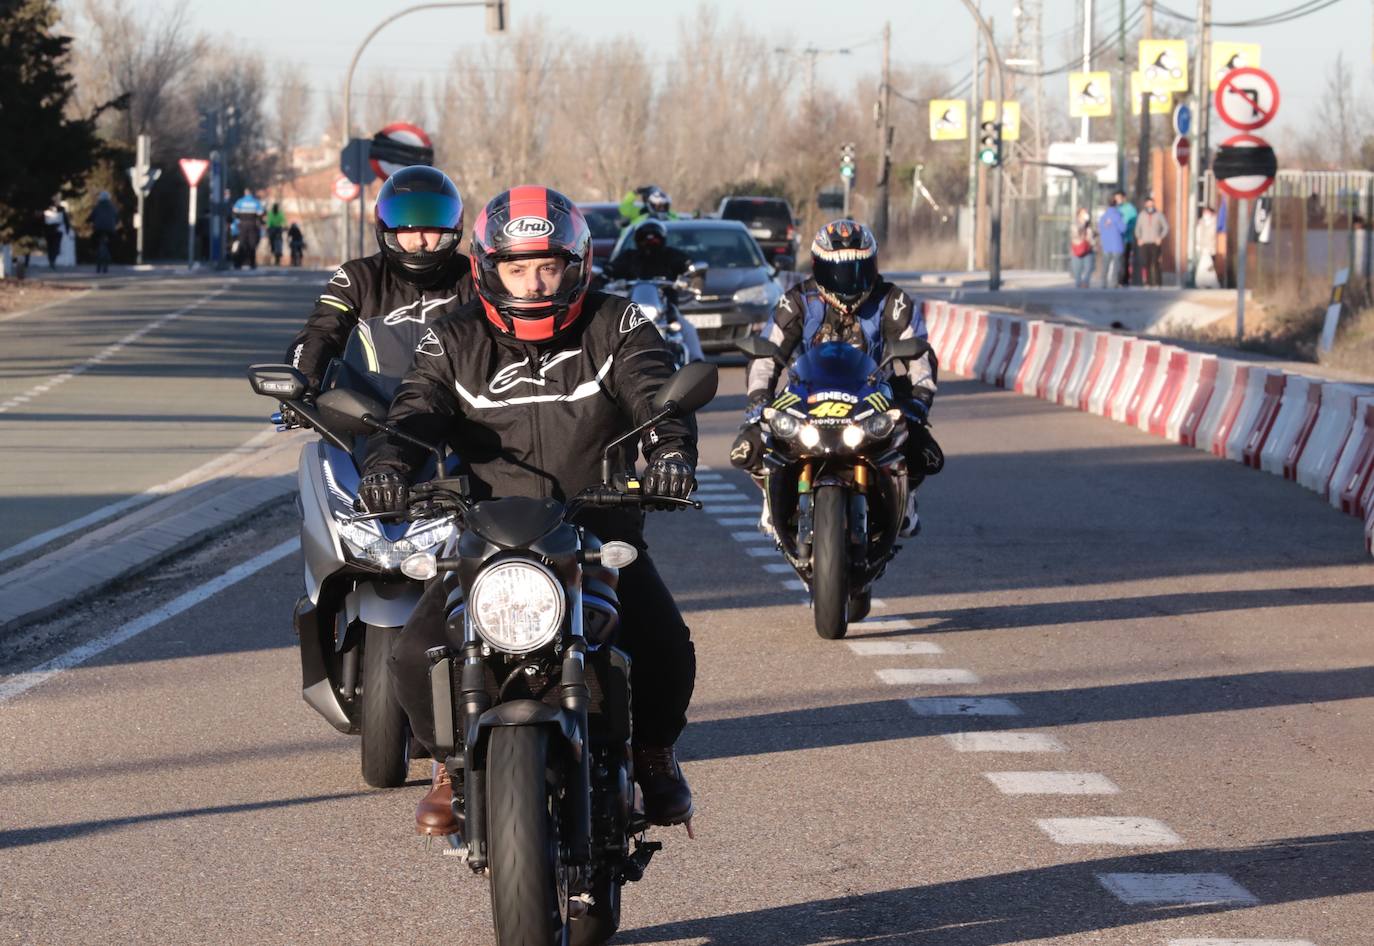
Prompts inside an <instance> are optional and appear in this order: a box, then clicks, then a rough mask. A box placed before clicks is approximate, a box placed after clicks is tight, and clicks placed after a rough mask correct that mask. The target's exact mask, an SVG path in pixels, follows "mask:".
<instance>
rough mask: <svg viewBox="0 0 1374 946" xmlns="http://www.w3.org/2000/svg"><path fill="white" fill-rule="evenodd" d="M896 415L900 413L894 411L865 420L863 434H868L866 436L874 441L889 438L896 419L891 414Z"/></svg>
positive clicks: (895, 424)
mask: <svg viewBox="0 0 1374 946" xmlns="http://www.w3.org/2000/svg"><path fill="white" fill-rule="evenodd" d="M896 413H900V411H896V410H895V409H894V410H891V411H884V412H883V413H881V414H874V415H873V416H872V417H868V418H865V419H864V424H863V427H864V433H866V434H868V436H870V437H872V438H873V439H874V440H882V439H883V438H884V437H887V436H890V435H891V433H892V428H894V427H895V426H897V419H896V417H894V416H893V414H896Z"/></svg>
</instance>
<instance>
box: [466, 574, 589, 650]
mask: <svg viewBox="0 0 1374 946" xmlns="http://www.w3.org/2000/svg"><path fill="white" fill-rule="evenodd" d="M565 607H566V603H565V601H564V598H563V588H562V586H561V585H559V584H558V581H557V579H555V578H554V577H553V575H552V574H551V573H550V572H549V571H548V569H546V568H544V567H542V566H540V565H536V564H535V563H533V562H527V561H509V562H501V563H500V564H498V565H493V566H492V567H491V568H488V569H487V570H486V571H484V572H482V574H480V575H478V576H477V581H475V582H474V583H473V586H472V597H471V599H470V600H469V601H468V614H469V615H471V616H472V622H473V625H474V626H475V627H476V628H477V633H478V634H481V635H482V639H483V640H485V641H486V642H487V643H488V644H490V645H491V646H493V647H495V648H496V649H497V650H501V651H505V652H506V653H508V654H528V653H529V652H530V651H533V650H538V649H539V648H540V647H543V646H544V645H546V644H548V643H549V642H550V641H552V640H553V639H554V637H556V636H557V635H558V629H559V628H560V627H562V626H563V612H564V609H565Z"/></svg>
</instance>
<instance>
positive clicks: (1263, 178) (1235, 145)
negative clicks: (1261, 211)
mask: <svg viewBox="0 0 1374 946" xmlns="http://www.w3.org/2000/svg"><path fill="white" fill-rule="evenodd" d="M1278 170H1279V160H1278V158H1277V157H1276V156H1275V155H1274V149H1273V148H1271V147H1269V142H1267V141H1265V140H1264V139H1263V138H1257V137H1255V136H1254V135H1236V136H1235V137H1234V138H1228V139H1227V140H1225V141H1223V142H1222V143H1221V147H1220V148H1219V149H1218V150H1217V156H1216V157H1215V158H1213V159H1212V173H1213V174H1215V175H1216V178H1217V187H1219V188H1221V189H1222V190H1223V191H1224V192H1225V193H1227V194H1230V195H1231V196H1232V197H1235V198H1238V199H1240V200H1245V199H1248V198H1251V197H1258V196H1259V195H1260V194H1263V193H1264V192H1265V191H1267V190H1268V189H1269V188H1270V186H1272V185H1273V183H1274V175H1275V174H1277V173H1278Z"/></svg>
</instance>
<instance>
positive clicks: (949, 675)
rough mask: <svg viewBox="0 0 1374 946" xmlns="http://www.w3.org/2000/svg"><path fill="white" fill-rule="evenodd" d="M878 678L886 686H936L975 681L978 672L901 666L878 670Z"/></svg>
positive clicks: (948, 668)
mask: <svg viewBox="0 0 1374 946" xmlns="http://www.w3.org/2000/svg"><path fill="white" fill-rule="evenodd" d="M878 679H879V680H881V681H883V682H884V683H886V684H887V685H888V686H936V685H939V684H947V683H977V682H978V674H976V673H974V672H973V671H972V670H956V669H953V668H950V667H921V668H912V667H901V668H894V669H890V670H879V671H878Z"/></svg>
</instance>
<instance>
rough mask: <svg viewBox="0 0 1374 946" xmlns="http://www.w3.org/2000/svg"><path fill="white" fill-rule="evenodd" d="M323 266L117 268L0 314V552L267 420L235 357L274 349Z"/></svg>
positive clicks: (270, 357)
mask: <svg viewBox="0 0 1374 946" xmlns="http://www.w3.org/2000/svg"><path fill="white" fill-rule="evenodd" d="M325 278H327V277H326V275H324V274H321V273H318V272H311V271H297V272H289V271H288V272H284V273H275V272H272V271H269V270H260V271H258V273H256V274H254V275H249V274H248V273H247V272H246V271H245V272H244V273H241V274H240V273H234V272H228V273H218V274H213V275H209V276H204V277H180V278H176V279H156V278H129V279H119V280H113V281H111V282H109V283H106V284H103V285H102V287H101V288H99V289H97V290H96V291H95V292H92V293H87V294H83V295H81V296H80V297H79V298H76V299H72V300H70V301H66V302H61V303H59V304H57V305H52V306H48V307H45V308H42V309H39V310H36V311H33V312H30V313H25V314H19V315H11V316H8V317H6V318H5V319H4V320H2V321H0V351H3V352H4V354H3V356H0V443H3V444H4V447H5V450H4V456H3V458H0V502H3V503H4V507H5V513H6V514H5V515H4V516H0V552H2V551H3V550H4V549H7V548H11V547H13V546H14V545H16V544H18V543H20V542H22V541H24V540H26V539H28V538H30V537H31V536H33V535H35V534H38V533H41V532H44V531H46V530H49V529H53V528H55V527H59V526H61V525H63V524H65V523H68V522H71V521H73V520H76V519H79V518H81V517H82V516H85V515H87V514H90V513H91V512H93V511H95V510H97V509H101V508H103V507H105V506H108V505H110V504H112V503H118V502H122V501H126V500H128V499H129V498H130V497H134V496H137V495H138V494H140V493H143V492H144V491H145V490H148V489H149V488H152V487H155V486H157V485H159V484H162V483H166V482H168V481H169V480H173V479H175V478H177V477H179V476H182V475H184V474H186V473H188V472H190V471H192V470H195V469H196V468H198V467H201V466H203V465H205V464H207V463H209V462H211V461H213V460H214V459H215V458H216V457H219V456H221V455H223V454H224V453H226V452H228V451H230V450H233V449H234V448H236V447H238V446H240V445H241V444H243V443H245V442H246V441H248V440H249V439H250V438H251V437H253V436H255V435H259V434H266V433H269V432H270V430H271V428H270V427H268V425H267V423H266V420H267V415H268V414H270V413H271V410H272V405H271V404H270V403H269V402H267V401H265V400H264V399H262V398H260V397H257V396H256V395H254V394H253V392H252V391H251V390H250V389H249V387H248V383H247V381H246V380H245V377H244V368H245V367H246V366H247V365H248V364H250V363H252V362H255V361H264V360H265V361H280V360H281V359H282V357H283V353H284V352H285V350H286V347H287V345H288V343H289V342H290V340H291V337H292V336H293V335H294V334H295V332H296V331H297V330H299V328H300V326H301V324H302V323H303V322H304V321H305V316H306V314H307V313H308V312H309V311H310V306H311V303H312V301H313V298H314V296H315V295H316V294H318V292H319V287H320V286H321V285H322V284H323V282H324V279H325Z"/></svg>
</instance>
